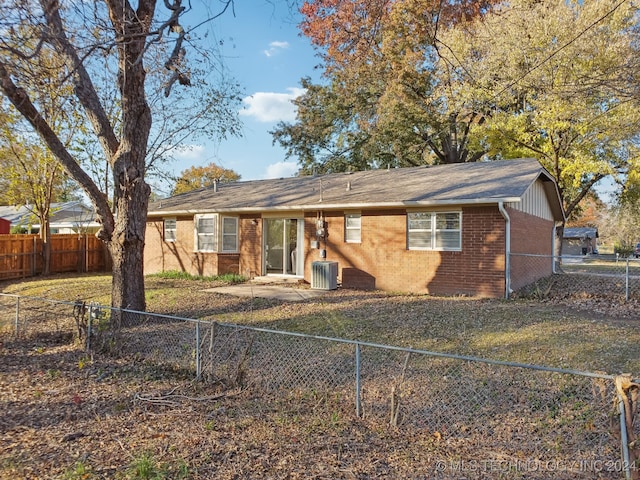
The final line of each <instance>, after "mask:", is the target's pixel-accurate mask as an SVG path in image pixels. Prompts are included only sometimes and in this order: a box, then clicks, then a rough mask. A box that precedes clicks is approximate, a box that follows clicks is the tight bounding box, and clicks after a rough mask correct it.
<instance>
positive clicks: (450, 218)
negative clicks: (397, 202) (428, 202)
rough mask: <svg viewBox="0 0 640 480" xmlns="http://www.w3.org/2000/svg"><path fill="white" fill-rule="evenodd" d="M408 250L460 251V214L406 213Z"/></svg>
mask: <svg viewBox="0 0 640 480" xmlns="http://www.w3.org/2000/svg"><path fill="white" fill-rule="evenodd" d="M407 248H408V249H409V250H444V251H460V250H462V212H410V213H407Z"/></svg>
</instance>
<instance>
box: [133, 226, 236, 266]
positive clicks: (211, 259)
mask: <svg viewBox="0 0 640 480" xmlns="http://www.w3.org/2000/svg"><path fill="white" fill-rule="evenodd" d="M163 228H164V227H163V220H162V219H152V220H149V221H147V230H146V240H145V248H144V273H145V274H150V273H158V272H166V271H170V270H178V271H181V272H187V273H190V274H192V275H202V276H213V275H222V274H225V273H236V274H237V273H240V266H239V259H240V255H239V254H237V253H231V254H229V253H203V252H194V245H195V243H194V242H195V239H194V226H193V217H177V218H176V241H175V242H165V241H164V240H163Z"/></svg>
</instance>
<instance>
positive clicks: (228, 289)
mask: <svg viewBox="0 0 640 480" xmlns="http://www.w3.org/2000/svg"><path fill="white" fill-rule="evenodd" d="M205 292H212V293H224V294H227V295H235V296H237V297H258V298H275V299H278V300H285V301H288V302H300V301H303V300H309V299H312V298H317V297H320V296H322V295H325V294H326V293H327V292H328V290H315V289H310V288H292V287H287V286H286V285H282V284H263V283H242V284H239V285H228V286H224V287H215V288H208V289H206V290H205Z"/></svg>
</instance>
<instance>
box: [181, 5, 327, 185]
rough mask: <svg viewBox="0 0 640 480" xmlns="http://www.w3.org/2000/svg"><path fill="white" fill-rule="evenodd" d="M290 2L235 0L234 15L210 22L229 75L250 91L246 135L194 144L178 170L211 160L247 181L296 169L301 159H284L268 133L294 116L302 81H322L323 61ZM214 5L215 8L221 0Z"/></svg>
mask: <svg viewBox="0 0 640 480" xmlns="http://www.w3.org/2000/svg"><path fill="white" fill-rule="evenodd" d="M286 4H287V2H286V1H284V0H273V1H272V2H270V1H268V0H236V2H235V10H234V11H235V15H234V12H232V11H227V12H225V13H224V14H223V15H222V16H221V17H220V18H218V19H216V20H214V21H213V22H212V23H210V24H208V25H207V26H206V29H208V30H209V31H210V36H209V37H208V38H210V39H211V40H213V41H216V43H217V44H218V45H220V44H222V45H221V46H219V47H218V48H220V51H221V53H222V55H223V56H224V63H225V65H226V68H227V70H228V72H229V74H230V75H232V76H233V77H234V78H235V79H236V80H237V81H238V82H239V83H240V85H241V87H242V88H243V90H244V91H245V94H246V96H245V97H244V100H243V106H242V110H240V119H241V121H242V123H243V133H244V136H243V137H242V138H232V139H228V140H225V141H223V142H222V143H220V144H218V142H216V141H211V142H207V143H202V142H199V143H197V144H194V145H191V147H192V148H191V149H190V150H189V151H184V152H182V153H180V154H178V155H177V156H176V158H177V161H176V162H174V163H172V164H171V166H170V169H171V170H172V171H174V172H175V173H176V174H178V173H180V172H181V171H182V170H184V169H186V168H188V167H191V166H194V165H198V166H200V165H207V164H209V163H211V162H213V163H216V164H218V165H220V166H222V167H224V168H230V169H232V170H234V171H236V172H237V173H239V174H240V175H241V179H242V180H257V179H265V178H279V177H289V176H292V175H294V174H295V172H296V171H297V169H298V166H297V160H296V159H295V158H292V159H289V160H286V161H285V152H284V150H283V149H281V148H280V147H279V146H277V145H272V136H271V135H270V134H269V133H268V132H269V130H271V129H273V128H274V126H275V125H276V123H277V122H279V121H281V120H284V121H293V120H294V119H295V110H294V107H293V105H292V104H291V99H292V98H294V97H295V96H297V95H299V94H300V93H301V92H302V90H301V88H300V79H301V78H302V77H305V76H310V77H312V78H314V79H316V80H317V79H319V76H320V72H319V71H318V70H317V69H314V66H316V65H317V64H318V63H319V59H318V57H317V56H316V55H315V52H314V49H313V48H312V47H311V44H310V42H309V41H308V40H307V39H306V38H305V37H303V36H301V35H300V34H299V30H298V28H297V23H298V21H299V17H297V18H296V17H295V15H296V12H294V11H291V10H290V9H289V8H288V7H287V5H286ZM194 5H195V2H194ZM210 5H211V6H210V7H209V8H210V9H211V11H212V12H215V8H216V5H218V4H217V2H216V3H211V4H210ZM201 8H202V7H201ZM190 22H195V19H194V17H193V16H187V17H185V18H184V19H183V24H185V26H186V27H187V28H188V27H189V25H188V24H189V23H190ZM198 33H199V34H201V35H202V34H203V33H204V32H203V31H199V32H198Z"/></svg>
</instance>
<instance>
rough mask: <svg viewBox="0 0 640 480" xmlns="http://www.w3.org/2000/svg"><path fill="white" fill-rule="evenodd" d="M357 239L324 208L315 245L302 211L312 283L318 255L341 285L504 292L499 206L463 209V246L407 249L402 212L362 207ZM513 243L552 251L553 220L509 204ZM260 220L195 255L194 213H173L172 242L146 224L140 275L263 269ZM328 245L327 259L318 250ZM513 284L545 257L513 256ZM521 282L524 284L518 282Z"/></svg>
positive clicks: (246, 219) (245, 222)
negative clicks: (322, 232) (227, 249)
mask: <svg viewBox="0 0 640 480" xmlns="http://www.w3.org/2000/svg"><path fill="white" fill-rule="evenodd" d="M361 215H362V216H361V231H362V241H361V243H346V242H345V241H344V238H345V234H344V212H342V211H340V212H325V213H324V219H325V221H326V222H327V236H326V237H325V238H324V239H322V240H321V241H320V245H319V248H312V247H311V242H312V241H313V240H316V238H317V237H316V219H317V217H316V213H315V212H313V213H307V214H306V215H305V228H304V231H305V239H304V244H303V245H301V246H300V247H299V248H300V249H301V251H303V252H304V255H305V257H304V258H305V269H304V272H305V274H304V278H305V280H306V281H307V282H309V283H311V271H312V268H311V264H312V263H313V262H314V261H317V260H329V261H336V262H338V267H339V270H338V272H339V273H338V276H339V278H340V280H341V282H342V285H343V286H344V287H348V288H377V289H381V290H387V291H398V292H412V293H427V294H434V295H459V294H463V295H471V296H479V297H502V296H503V295H504V291H505V276H504V271H505V261H506V260H505V232H504V229H505V220H504V218H503V217H502V215H501V214H500V212H499V210H498V208H497V206H485V207H465V208H463V210H462V251H459V252H437V251H418V250H407V235H406V231H407V217H406V211H405V210H393V211H388V210H386V211H382V210H366V211H362V212H361ZM509 215H510V217H511V228H512V230H511V247H512V252H514V253H519V252H522V253H539V254H545V255H551V254H552V252H551V250H552V234H553V222H550V221H547V220H543V219H540V218H538V217H535V216H532V215H527V214H524V213H521V212H518V211H516V210H512V209H510V210H509ZM262 225H263V222H262V219H260V218H259V216H258V215H243V216H241V217H240V219H239V253H238V254H216V253H194V252H193V248H194V229H193V218H192V217H178V218H177V230H176V242H164V241H162V221H161V220H150V221H149V222H148V224H147V243H146V247H145V273H153V272H159V271H166V270H182V271H187V272H189V273H192V274H195V275H216V274H221V273H240V274H242V275H245V276H247V277H251V278H252V277H254V276H256V275H262ZM321 250H325V251H326V257H325V258H323V257H321V256H320V251H321ZM511 266H512V276H511V282H512V288H513V287H514V286H515V287H519V286H520V285H522V284H526V283H530V282H531V281H532V280H531V279H532V278H534V277H535V278H534V279H537V278H540V276H545V275H547V274H548V273H550V268H551V265H550V263H549V262H547V263H546V264H543V265H536V266H535V268H530V265H525V264H524V263H518V262H517V261H513V260H512V265H511ZM523 282H524V283H523Z"/></svg>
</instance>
